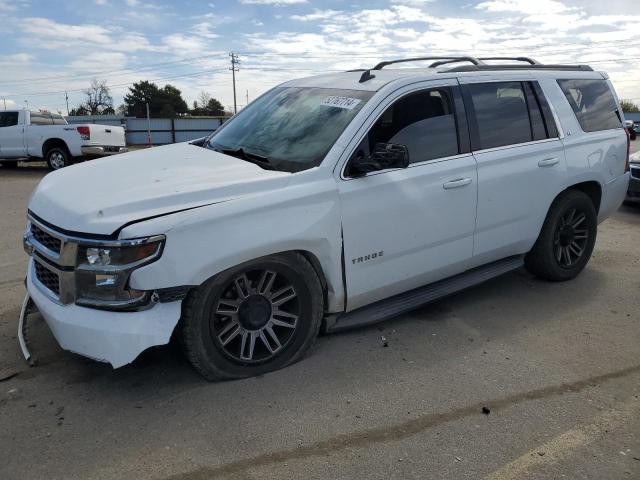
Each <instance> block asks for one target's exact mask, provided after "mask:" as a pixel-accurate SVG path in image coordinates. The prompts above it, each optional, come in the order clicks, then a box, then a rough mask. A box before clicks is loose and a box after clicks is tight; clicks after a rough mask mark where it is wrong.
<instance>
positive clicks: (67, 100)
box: [64, 90, 69, 117]
mask: <svg viewBox="0 0 640 480" xmlns="http://www.w3.org/2000/svg"><path fill="white" fill-rule="evenodd" d="M64 99H65V101H66V102H67V117H68V116H69V95H67V91H66V90H65V92H64Z"/></svg>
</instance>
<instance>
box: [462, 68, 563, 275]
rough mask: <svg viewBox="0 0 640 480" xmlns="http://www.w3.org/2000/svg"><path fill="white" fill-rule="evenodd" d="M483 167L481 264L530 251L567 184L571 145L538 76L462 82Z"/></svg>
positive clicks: (477, 254)
mask: <svg viewBox="0 0 640 480" xmlns="http://www.w3.org/2000/svg"><path fill="white" fill-rule="evenodd" d="M461 83H463V85H462V90H463V96H464V100H465V107H466V109H467V112H468V113H469V123H470V126H469V129H470V134H471V147H472V150H473V155H474V157H475V159H476V161H477V164H478V213H477V219H476V233H475V238H474V249H473V256H474V264H476V265H480V264H483V263H486V262H490V261H494V260H498V259H500V258H504V257H507V256H511V255H516V254H521V253H524V252H526V251H528V250H529V249H530V248H531V247H532V246H533V244H534V243H535V241H536V239H537V237H538V234H539V233H540V228H541V227H542V223H543V222H544V219H545V217H546V214H547V211H548V209H549V206H550V205H551V202H552V201H553V199H554V198H555V196H556V195H557V194H558V192H559V191H561V190H562V189H563V184H564V178H565V175H566V168H567V167H566V162H565V155H564V148H563V145H562V143H561V141H560V139H559V136H560V135H559V129H558V126H557V124H556V121H555V118H554V115H553V113H552V110H551V108H550V105H549V103H548V102H547V100H546V98H545V95H544V93H543V91H542V89H541V87H540V85H539V83H538V82H537V81H535V80H527V79H522V80H520V79H516V80H510V81H504V80H493V81H487V79H486V77H484V78H477V79H475V78H465V79H461Z"/></svg>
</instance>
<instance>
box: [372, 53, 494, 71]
mask: <svg viewBox="0 0 640 480" xmlns="http://www.w3.org/2000/svg"><path fill="white" fill-rule="evenodd" d="M423 60H440V62H435V63H432V64H431V65H429V68H433V67H437V66H438V65H442V64H444V63H452V62H470V63H472V64H473V65H482V64H483V63H482V61H480V60H479V59H477V58H475V57H451V56H449V57H443V56H440V57H416V58H401V59H398V60H387V61H386V62H380V63H378V64H377V65H376V66H375V67H373V68H372V70H382V69H383V68H384V67H386V66H387V65H393V64H394V63H404V62H420V61H423Z"/></svg>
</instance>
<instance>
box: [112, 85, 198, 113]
mask: <svg viewBox="0 0 640 480" xmlns="http://www.w3.org/2000/svg"><path fill="white" fill-rule="evenodd" d="M147 102H148V103H149V113H150V115H151V116H152V117H175V116H176V115H178V114H183V113H186V112H187V111H188V110H189V109H188V106H187V102H185V101H184V99H183V98H182V92H180V90H178V89H177V88H176V87H174V86H173V85H165V86H164V87H163V88H159V87H158V86H157V85H156V84H155V83H151V82H148V81H146V80H143V81H141V82H138V83H134V84H133V86H132V87H129V93H128V94H127V95H125V96H124V105H125V107H126V109H127V115H131V116H135V117H146V116H147V110H146V105H145V103H147Z"/></svg>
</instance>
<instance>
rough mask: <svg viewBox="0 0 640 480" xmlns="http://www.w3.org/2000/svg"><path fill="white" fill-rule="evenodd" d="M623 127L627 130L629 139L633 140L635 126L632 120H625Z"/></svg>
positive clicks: (634, 137)
mask: <svg viewBox="0 0 640 480" xmlns="http://www.w3.org/2000/svg"><path fill="white" fill-rule="evenodd" d="M624 128H625V129H626V130H627V132H628V133H629V138H630V139H631V140H635V139H636V136H637V135H636V129H637V126H636V124H635V123H633V120H625V121H624Z"/></svg>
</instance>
